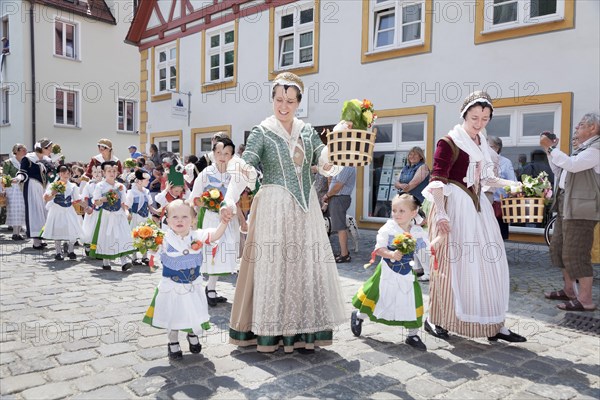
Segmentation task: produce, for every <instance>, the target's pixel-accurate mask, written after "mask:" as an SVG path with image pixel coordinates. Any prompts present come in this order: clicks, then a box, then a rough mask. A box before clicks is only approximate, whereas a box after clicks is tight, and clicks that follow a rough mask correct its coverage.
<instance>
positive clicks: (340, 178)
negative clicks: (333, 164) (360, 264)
mask: <svg viewBox="0 0 600 400" xmlns="http://www.w3.org/2000/svg"><path fill="white" fill-rule="evenodd" d="M355 185H356V168H354V167H344V168H343V169H342V172H340V173H339V174H338V175H336V176H334V177H333V178H332V179H331V183H330V184H329V189H328V190H327V193H325V196H323V202H324V203H328V204H329V206H328V207H327V208H328V209H329V217H330V218H331V231H332V232H334V231H335V232H337V233H338V241H339V244H340V254H339V255H338V256H337V257H335V262H336V263H347V262H350V260H351V259H352V257H350V251H349V250H348V229H347V228H346V211H348V208H349V207H350V203H351V202H352V198H351V195H352V191H353V190H354V186H355Z"/></svg>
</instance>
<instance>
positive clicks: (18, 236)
mask: <svg viewBox="0 0 600 400" xmlns="http://www.w3.org/2000/svg"><path fill="white" fill-rule="evenodd" d="M12 240H25V238H24V237H23V236H21V235H12Z"/></svg>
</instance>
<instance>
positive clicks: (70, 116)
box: [66, 92, 75, 125]
mask: <svg viewBox="0 0 600 400" xmlns="http://www.w3.org/2000/svg"><path fill="white" fill-rule="evenodd" d="M66 94H67V124H69V125H75V93H73V92H67V93H66Z"/></svg>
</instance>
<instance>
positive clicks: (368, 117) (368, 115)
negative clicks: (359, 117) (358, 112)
mask: <svg viewBox="0 0 600 400" xmlns="http://www.w3.org/2000/svg"><path fill="white" fill-rule="evenodd" d="M363 119H364V120H365V122H366V123H367V125H371V123H372V122H373V113H372V112H371V111H369V110H367V111H365V112H363Z"/></svg>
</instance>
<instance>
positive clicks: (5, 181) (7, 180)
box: [2, 175, 13, 189]
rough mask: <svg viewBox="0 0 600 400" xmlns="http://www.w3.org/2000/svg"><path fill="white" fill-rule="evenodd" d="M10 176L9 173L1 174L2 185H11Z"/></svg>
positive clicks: (6, 186)
mask: <svg viewBox="0 0 600 400" xmlns="http://www.w3.org/2000/svg"><path fill="white" fill-rule="evenodd" d="M12 179H13V178H12V177H11V176H10V175H2V186H3V187H4V189H7V188H9V187H11V186H12Z"/></svg>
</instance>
